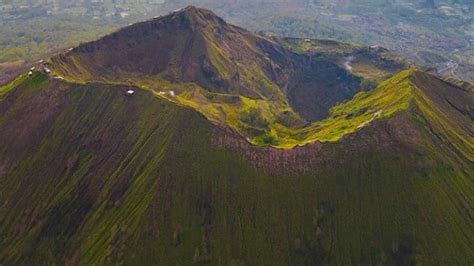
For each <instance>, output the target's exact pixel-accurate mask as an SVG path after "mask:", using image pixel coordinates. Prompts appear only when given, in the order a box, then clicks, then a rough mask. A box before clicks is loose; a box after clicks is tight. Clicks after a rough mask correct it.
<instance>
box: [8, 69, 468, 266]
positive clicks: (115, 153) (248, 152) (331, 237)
mask: <svg viewBox="0 0 474 266" xmlns="http://www.w3.org/2000/svg"><path fill="white" fill-rule="evenodd" d="M397 82H398V83H397ZM397 82H394V81H392V82H391V83H392V84H399V85H397V86H395V87H400V88H402V87H403V86H401V85H400V84H404V83H406V84H408V83H409V84H411V85H410V86H412V87H410V89H408V88H407V87H403V88H405V89H403V90H406V92H404V93H402V92H403V90H402V89H400V91H401V93H400V95H410V98H411V100H410V101H408V102H410V104H408V106H406V107H404V108H402V109H401V110H398V111H397V112H395V111H394V112H393V114H391V115H389V116H387V117H382V118H383V119H376V120H373V121H372V122H371V123H369V124H367V125H366V126H364V127H362V128H360V130H357V132H355V133H354V134H349V135H347V136H346V137H344V138H343V139H341V140H339V141H337V142H334V143H326V144H321V145H319V144H318V145H308V146H305V147H300V148H296V149H293V150H276V149H272V148H265V147H259V146H255V145H251V144H249V143H248V142H246V141H245V140H244V139H242V137H240V136H239V135H238V134H235V133H232V132H231V131H229V130H226V129H225V128H221V127H217V126H214V125H212V124H211V123H209V121H208V120H207V119H206V118H205V117H204V116H202V115H200V114H199V113H198V112H196V111H194V110H193V109H191V108H185V107H183V106H179V105H176V104H174V103H172V102H170V101H167V100H163V99H161V98H159V97H153V94H152V93H151V92H148V91H145V90H140V89H136V88H131V87H123V86H109V85H93V84H90V85H74V84H69V83H63V82H59V81H56V80H49V79H47V78H46V77H45V76H43V75H38V74H35V76H34V77H33V78H31V79H25V80H24V81H21V82H19V84H16V85H15V86H13V87H12V89H11V90H9V92H8V93H7V94H5V95H4V96H3V97H2V100H1V101H0V111H1V112H0V114H1V115H0V129H1V130H0V181H1V183H2V186H1V187H0V220H1V221H2V222H1V223H0V236H1V238H0V261H1V262H2V263H5V264H7V265H8V264H15V265H25V264H31V263H37V262H41V263H44V264H65V263H70V264H87V265H91V264H119V263H124V264H159V265H170V264H192V263H198V264H199V263H207V264H211V265H223V264H224V265H228V264H232V263H237V264H238V263H244V264H250V265H262V264H292V265H307V264H320V263H323V264H336V265H348V264H364V265H365V264H377V263H386V264H415V263H423V264H426V265H431V264H437V263H441V264H461V265H464V264H469V263H471V262H472V261H473V260H474V252H473V250H472V246H473V244H474V243H473V239H474V226H473V224H474V222H473V217H472V213H473V211H474V210H473V206H474V197H473V195H474V180H473V177H474V174H473V173H474V166H473V162H472V139H470V137H469V136H472V127H471V126H472V118H470V116H469V115H470V114H472V109H469V108H472V104H471V105H469V103H472V92H469V91H463V90H462V89H460V88H459V87H453V85H449V84H447V83H444V82H443V81H440V80H437V79H435V78H434V77H432V76H429V75H426V74H423V73H419V72H416V73H412V74H410V75H408V74H407V76H406V77H405V78H403V79H401V80H400V81H397ZM422 84H424V85H427V87H426V88H425V87H421V85H422ZM388 87H389V86H386V87H385V88H388ZM381 88H383V87H381ZM129 89H134V90H135V91H136V92H135V94H134V95H132V96H130V95H128V94H127V93H126V91H127V90H129ZM374 92H375V91H374ZM447 94H449V95H447ZM383 97H390V98H396V97H395V95H392V96H390V94H389V93H388V94H387V93H383V94H381V95H380V96H379V97H374V96H371V97H370V96H367V95H360V96H357V97H356V99H359V100H358V105H361V106H362V105H364V103H365V102H367V101H370V102H374V104H371V105H370V106H371V107H370V108H373V109H371V110H370V111H367V112H368V114H371V112H374V111H375V112H376V111H379V110H380V109H382V106H378V105H377V104H375V103H377V102H378V101H382V102H386V100H385V99H383ZM400 97H401V98H403V97H404V96H400ZM364 99H365V100H364ZM400 102H403V103H405V102H406V101H405V100H403V101H400ZM448 102H450V103H451V104H447V103H448ZM350 106H351V105H344V106H341V107H339V108H340V109H337V108H336V109H337V110H341V111H342V110H352V109H351V108H350ZM372 106H373V107H372ZM395 106H400V105H398V104H395V105H394V107H395ZM383 108H385V109H384V110H388V109H387V108H388V107H387V106H386V105H383ZM337 110H333V113H337V112H338V111H337ZM382 114H383V113H382ZM367 116H368V117H371V115H367ZM381 116H383V115H381ZM471 117H472V116H471ZM470 119H471V120H470ZM470 125H471V126H470ZM469 145H470V146H469Z"/></svg>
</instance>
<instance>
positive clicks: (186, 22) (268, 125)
mask: <svg viewBox="0 0 474 266" xmlns="http://www.w3.org/2000/svg"><path fill="white" fill-rule="evenodd" d="M306 43H307V42H306V41H305V42H304V43H303V44H306ZM310 43H312V44H314V41H313V42H310ZM301 47H303V48H301ZM304 48H307V47H306V46H304V45H302V44H300V43H297V42H295V40H293V42H290V41H288V40H281V39H278V38H268V37H264V36H259V35H256V34H254V33H251V32H248V31H246V30H243V29H241V28H238V27H236V26H233V25H230V24H227V23H226V22H225V21H223V20H222V19H221V18H219V17H218V16H216V15H215V14H214V13H212V12H211V11H209V10H205V9H198V8H194V7H187V8H185V9H183V10H179V11H176V12H173V13H171V14H169V15H167V16H164V17H159V18H155V19H153V20H150V21H146V22H143V23H138V24H135V25H132V26H129V27H127V28H125V29H122V30H120V31H118V32H115V33H113V34H111V35H109V36H106V37H104V38H102V39H100V40H98V41H95V42H91V43H87V44H84V45H81V46H79V47H77V48H75V49H73V50H72V51H69V52H68V53H66V54H62V55H59V56H56V57H53V58H52V59H51V60H50V62H49V64H48V67H49V68H51V70H52V71H53V73H54V74H55V75H57V76H60V77H61V78H65V79H66V80H68V81H71V82H75V83H83V84H85V83H87V82H100V83H104V84H122V85H133V86H137V87H140V88H143V89H147V90H151V91H153V92H154V93H155V94H156V95H157V96H161V97H165V98H167V99H168V100H171V101H173V102H176V103H178V104H181V105H185V106H189V107H192V108H194V109H196V110H197V111H199V112H201V113H202V114H203V115H205V116H206V117H207V118H208V119H209V120H211V121H213V122H214V123H218V124H221V125H226V126H229V125H230V126H231V127H232V128H234V130H236V131H238V132H239V133H240V134H242V135H244V136H245V137H247V138H248V139H249V141H251V142H252V143H254V144H260V145H269V146H273V147H278V148H293V147H295V146H297V145H301V144H303V143H307V142H308V141H306V140H307V138H306V137H305V135H308V134H309V133H304V134H299V133H298V132H301V131H303V132H308V131H309V129H311V128H313V129H314V128H317V127H318V125H319V124H321V123H323V124H324V122H321V121H323V120H325V119H328V118H329V116H330V113H331V112H330V109H331V108H332V107H333V106H334V105H336V104H339V103H342V102H344V101H346V100H349V99H351V98H352V97H353V96H354V95H355V94H356V93H358V92H360V91H361V90H370V89H372V88H374V87H375V86H376V85H377V83H378V82H380V81H382V80H384V79H386V78H388V77H390V76H391V75H394V74H396V73H397V72H399V71H401V70H402V69H404V68H406V67H408V64H407V63H405V62H401V61H395V60H392V61H389V60H385V61H383V64H381V65H373V64H370V63H365V64H359V65H364V66H365V71H360V70H361V69H363V67H358V68H357V71H355V72H354V73H352V70H350V69H347V66H344V64H342V63H341V62H340V61H341V60H342V58H345V57H352V56H355V55H357V60H358V62H359V61H360V62H362V61H364V59H365V61H373V62H376V61H377V60H382V54H380V53H375V52H372V53H368V52H367V53H362V52H361V50H360V49H356V48H353V49H352V50H350V51H349V49H346V50H344V51H343V52H342V53H339V54H334V53H333V50H332V48H330V47H329V45H328V46H326V47H322V46H319V47H315V46H314V45H313V46H311V49H310V50H311V51H310V52H300V50H303V49H304ZM336 57H337V59H336ZM368 72H371V73H377V74H376V75H375V76H374V75H372V76H371V75H368V74H367V73H368ZM379 73H380V74H379ZM308 125H311V126H310V127H308ZM295 132H296V133H295ZM310 133H312V135H315V132H310ZM300 135H303V136H300ZM294 136H299V137H298V138H295V137H294ZM338 137H341V136H338ZM338 137H335V138H333V139H338ZM302 139H303V140H304V141H301V140H302ZM312 140H313V141H314V140H315V139H312ZM319 140H323V139H319Z"/></svg>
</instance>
